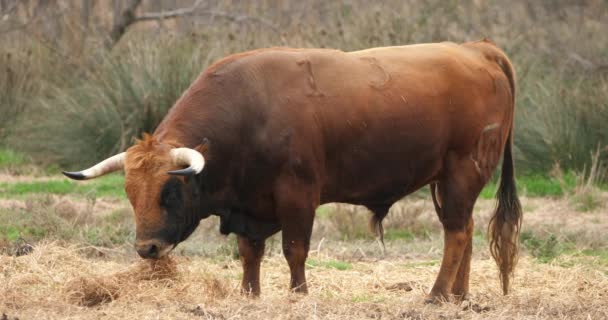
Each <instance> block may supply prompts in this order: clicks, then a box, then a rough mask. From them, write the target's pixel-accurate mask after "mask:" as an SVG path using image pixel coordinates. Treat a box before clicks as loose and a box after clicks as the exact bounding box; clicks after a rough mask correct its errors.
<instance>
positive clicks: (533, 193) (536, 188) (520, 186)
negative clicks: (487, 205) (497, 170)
mask: <svg viewBox="0 0 608 320" xmlns="http://www.w3.org/2000/svg"><path fill="white" fill-rule="evenodd" d="M516 184H517V190H518V192H519V194H520V195H526V196H528V197H560V196H563V195H564V194H566V193H567V192H570V191H572V190H574V188H575V187H576V175H575V174H574V173H568V174H565V175H564V177H563V180H560V179H557V178H552V177H546V176H543V175H526V176H519V177H517V178H516ZM497 190H498V181H497V180H496V179H494V180H492V181H491V182H489V183H488V184H487V185H486V186H485V188H484V189H483V190H482V191H481V194H480V197H481V198H483V199H493V198H494V197H495V196H496V191H497Z"/></svg>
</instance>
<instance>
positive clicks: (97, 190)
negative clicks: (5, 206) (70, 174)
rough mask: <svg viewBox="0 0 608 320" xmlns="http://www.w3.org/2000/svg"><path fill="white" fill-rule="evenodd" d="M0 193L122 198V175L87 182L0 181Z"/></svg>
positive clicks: (8, 195)
mask: <svg viewBox="0 0 608 320" xmlns="http://www.w3.org/2000/svg"><path fill="white" fill-rule="evenodd" d="M0 193H2V194H3V195H4V196H7V197H10V196H23V195H27V194H36V193H45V194H79V195H91V194H94V195H95V196H97V197H102V196H106V197H118V198H124V197H125V193H124V177H123V176H122V175H108V176H104V177H100V178H97V179H95V180H91V181H87V182H78V181H72V180H68V179H67V178H65V179H61V180H55V179H53V180H45V181H29V182H14V183H8V182H2V183H0Z"/></svg>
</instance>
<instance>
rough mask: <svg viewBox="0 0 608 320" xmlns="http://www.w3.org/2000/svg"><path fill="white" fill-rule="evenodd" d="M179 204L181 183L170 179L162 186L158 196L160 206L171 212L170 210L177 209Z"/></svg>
mask: <svg viewBox="0 0 608 320" xmlns="http://www.w3.org/2000/svg"><path fill="white" fill-rule="evenodd" d="M181 202H182V183H181V182H180V181H179V180H178V179H176V178H171V179H169V181H167V183H165V185H164V186H163V190H162V191H161V194H160V205H161V206H163V207H164V208H166V209H168V210H169V211H171V209H177V208H179V207H180V206H181Z"/></svg>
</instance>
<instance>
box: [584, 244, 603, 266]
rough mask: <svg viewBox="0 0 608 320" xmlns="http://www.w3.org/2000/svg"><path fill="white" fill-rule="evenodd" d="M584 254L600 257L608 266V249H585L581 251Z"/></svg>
mask: <svg viewBox="0 0 608 320" xmlns="http://www.w3.org/2000/svg"><path fill="white" fill-rule="evenodd" d="M581 253H582V254H583V255H586V256H590V257H596V258H598V260H599V262H600V263H601V264H604V265H606V266H608V249H590V248H589V249H584V250H582V251H581Z"/></svg>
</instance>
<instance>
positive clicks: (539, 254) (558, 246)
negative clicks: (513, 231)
mask: <svg viewBox="0 0 608 320" xmlns="http://www.w3.org/2000/svg"><path fill="white" fill-rule="evenodd" d="M521 242H522V244H523V245H524V247H525V248H526V249H527V250H528V251H529V252H530V254H531V255H532V256H533V257H534V258H536V259H537V260H538V261H539V262H541V263H548V262H551V261H553V259H555V258H557V257H559V256H560V255H562V254H564V253H568V252H572V250H573V249H574V244H573V243H571V242H568V241H560V240H559V239H558V238H557V237H556V236H555V235H553V234H551V235H549V236H547V237H545V238H543V237H538V236H537V235H535V234H533V233H532V232H529V231H527V232H522V234H521Z"/></svg>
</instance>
